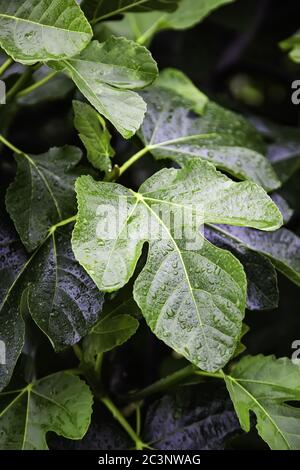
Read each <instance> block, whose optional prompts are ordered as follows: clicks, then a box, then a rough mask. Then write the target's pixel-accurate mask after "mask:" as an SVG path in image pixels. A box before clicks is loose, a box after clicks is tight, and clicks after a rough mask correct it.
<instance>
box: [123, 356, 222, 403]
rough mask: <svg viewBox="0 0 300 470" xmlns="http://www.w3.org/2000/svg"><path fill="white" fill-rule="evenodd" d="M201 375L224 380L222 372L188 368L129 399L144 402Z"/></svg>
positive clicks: (155, 383)
mask: <svg viewBox="0 0 300 470" xmlns="http://www.w3.org/2000/svg"><path fill="white" fill-rule="evenodd" d="M195 375H200V376H202V377H211V378H213V379H222V380H223V379H224V374H223V373H222V372H205V371H202V370H200V369H196V368H195V367H194V366H192V365H191V366H187V367H184V368H183V369H180V370H179V371H176V372H174V373H173V374H170V375H168V376H167V377H164V378H163V379H160V380H158V381H157V382H154V383H153V384H151V385H149V387H146V388H144V389H143V390H140V391H138V392H136V393H133V394H131V395H129V397H128V399H129V400H130V401H131V402H132V401H137V400H142V399H143V398H146V397H149V396H150V395H154V394H157V393H161V392H164V391H166V390H168V389H170V388H172V387H173V386H175V385H178V384H180V383H183V382H184V381H185V380H187V379H189V378H192V377H194V376H195Z"/></svg>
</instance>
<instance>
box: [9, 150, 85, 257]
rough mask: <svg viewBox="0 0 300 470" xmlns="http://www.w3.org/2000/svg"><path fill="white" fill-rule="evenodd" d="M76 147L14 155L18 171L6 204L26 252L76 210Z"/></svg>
mask: <svg viewBox="0 0 300 470" xmlns="http://www.w3.org/2000/svg"><path fill="white" fill-rule="evenodd" d="M81 156H82V155H81V151H80V150H79V149H78V148H76V147H71V146H66V147H62V148H52V149H50V150H49V151H48V152H46V153H44V154H42V155H27V154H20V155H18V154H16V155H15V159H16V161H17V165H18V170H17V175H16V178H15V181H14V182H13V183H12V184H11V185H10V186H9V188H8V191H7V194H6V207H7V210H8V212H9V215H10V216H11V218H12V219H13V221H14V224H15V227H16V229H17V231H18V233H19V235H20V237H21V240H22V242H23V244H24V245H25V247H26V248H27V250H28V251H32V250H34V249H35V248H36V247H38V246H39V245H40V243H41V242H42V241H43V240H45V238H46V236H47V234H48V230H49V228H50V227H51V226H53V225H55V224H57V223H58V222H59V221H61V220H63V219H66V218H68V217H70V216H71V215H72V214H74V212H75V210H74V209H75V208H74V205H75V192H74V182H75V179H76V177H77V176H78V175H79V171H78V170H77V169H76V168H75V167H76V165H77V164H78V162H79V161H80V159H81Z"/></svg>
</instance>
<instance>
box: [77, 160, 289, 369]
mask: <svg viewBox="0 0 300 470" xmlns="http://www.w3.org/2000/svg"><path fill="white" fill-rule="evenodd" d="M76 190H77V198H78V210H79V212H78V218H77V222H76V225H75V229H74V232H73V238H72V245H73V250H74V253H75V256H76V258H77V260H78V261H79V262H80V264H81V265H82V266H83V267H84V268H85V269H86V270H87V272H88V273H89V274H90V276H91V277H92V279H93V280H94V282H95V283H96V284H97V286H98V287H99V289H100V290H102V291H107V292H111V291H114V290H118V289H120V288H121V287H122V286H124V285H125V284H126V283H127V282H128V280H129V279H130V278H131V277H132V275H133V272H134V270H135V267H136V264H137V261H138V259H139V257H140V255H141V250H142V247H143V244H144V243H145V242H146V241H148V243H149V254H148V259H147V263H146V266H145V267H144V269H143V270H142V272H141V273H140V275H139V276H138V278H137V280H136V281H135V286H134V297H135V300H136V302H137V303H138V305H139V307H140V308H141V310H142V313H143V315H144V316H145V318H146V320H147V322H148V324H149V326H150V328H151V329H152V331H153V332H154V333H155V334H156V335H157V336H158V337H159V338H160V339H162V340H163V341H164V342H166V343H167V344H168V345H169V346H171V347H172V348H173V349H175V350H176V351H177V352H179V353H180V354H182V355H183V356H185V357H186V358H187V359H188V360H190V361H191V362H193V363H194V364H196V365H197V366H199V367H201V368H203V369H205V370H217V369H220V368H221V367H223V366H224V365H225V364H226V363H227V361H228V360H229V359H230V357H231V356H232V354H233V353H234V351H235V349H236V345H237V342H238V340H239V338H240V332H241V327H242V319H243V316H244V309H245V300H246V281H245V275H244V271H243V269H242V266H241V265H240V263H239V262H238V261H237V260H236V258H234V257H233V256H232V255H231V254H230V253H229V252H226V251H223V250H219V249H218V248H216V247H214V246H213V245H211V244H210V243H208V242H207V241H206V240H204V239H203V238H202V236H201V234H200V233H199V232H198V227H199V225H200V222H199V218H198V219H197V221H196V228H195V227H194V232H193V227H192V226H193V224H194V221H191V219H188V221H185V223H184V227H185V230H186V228H187V227H189V229H190V231H192V232H193V237H194V238H193V239H192V242H191V240H190V239H189V238H187V235H186V232H185V233H184V234H183V236H180V237H179V236H178V232H177V230H178V228H179V227H178V226H177V225H176V224H175V226H174V227H170V226H169V225H170V222H169V224H168V223H167V224H166V222H165V220H164V216H163V215H162V213H160V211H161V210H162V207H161V206H163V207H165V209H166V210H171V209H172V211H173V212H172V215H173V216H174V218H175V219H176V217H178V215H180V211H182V210H184V209H185V210H190V211H192V212H193V211H195V212H196V215H197V216H198V217H201V221H202V223H203V222H207V223H209V222H215V223H218V222H220V221H222V220H223V221H224V220H227V221H228V223H232V224H236V225H249V226H252V227H256V228H260V229H265V230H273V229H275V228H276V227H278V226H280V224H281V223H282V216H281V214H280V212H279V210H278V209H277V207H276V206H275V205H274V203H273V202H272V201H271V199H270V198H269V197H268V196H267V195H266V193H265V192H264V190H263V189H262V188H260V187H258V186H257V185H256V184H255V183H252V182H249V181H247V182H243V183H234V182H233V181H231V180H230V179H229V178H227V177H226V176H224V175H222V174H220V173H218V172H217V171H216V170H215V168H214V167H213V166H212V165H211V164H209V163H207V162H203V161H200V160H193V161H190V162H189V163H188V164H187V166H186V167H185V168H184V169H181V170H175V169H164V170H162V171H160V172H158V173H156V174H155V175H154V176H152V177H151V178H150V179H149V180H147V181H146V182H145V183H144V184H143V185H142V186H141V188H140V190H139V192H138V193H134V192H133V191H131V190H128V189H126V188H124V187H122V186H120V185H118V184H115V183H103V182H100V183H97V182H95V181H93V179H92V178H90V177H81V178H79V179H78V181H77V183H76ZM99 208H100V211H99ZM116 217H117V219H118V220H117V230H116V233H114V232H111V229H113V228H115V225H109V223H110V222H111V223H112V224H115V223H116V220H115V219H116ZM171 218H172V216H171ZM178 223H179V226H180V224H183V221H182V220H181V222H178ZM107 226H108V228H106V230H107V232H105V233H104V232H102V229H101V227H107ZM99 230H100V231H99ZM107 233H108V234H109V236H107ZM112 233H113V236H111V234H112ZM189 233H190V232H189ZM190 242H191V243H190Z"/></svg>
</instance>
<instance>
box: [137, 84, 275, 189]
mask: <svg viewBox="0 0 300 470" xmlns="http://www.w3.org/2000/svg"><path fill="white" fill-rule="evenodd" d="M143 97H144V99H145V100H146V102H147V114H146V117H145V120H144V122H143V125H142V127H141V129H140V131H139V136H140V138H141V139H142V141H143V143H144V145H145V146H146V147H147V148H148V149H149V151H150V152H151V153H152V155H153V156H154V157H155V158H157V159H162V158H170V159H172V160H174V161H175V162H177V163H178V164H179V165H181V166H184V165H185V164H186V163H187V162H188V161H189V160H190V159H194V158H199V159H205V160H209V161H211V162H212V163H214V165H216V166H217V167H218V168H219V169H221V170H225V171H227V172H228V173H230V174H232V175H233V176H235V177H237V178H239V179H251V180H253V181H255V182H256V183H258V184H260V185H262V186H263V187H264V188H265V189H266V190H271V189H275V188H277V187H278V186H280V181H279V180H278V178H277V176H276V174H275V172H274V170H273V168H272V167H271V165H270V163H269V162H268V160H267V159H266V158H265V157H264V155H263V154H262V153H263V152H264V144H263V141H262V139H261V137H260V135H259V134H258V132H256V131H255V129H254V128H253V127H252V126H251V125H250V124H249V123H248V122H247V121H246V120H245V119H244V118H243V117H242V116H239V115H237V114H235V113H233V112H231V111H228V110H226V109H224V108H222V107H221V106H218V105H217V104H215V103H213V102H212V101H209V102H208V103H207V104H206V106H205V111H204V113H203V115H202V116H198V115H195V114H194V113H193V112H192V110H193V109H194V105H193V104H191V101H190V100H188V101H186V100H185V99H184V98H183V97H182V96H180V95H178V94H177V93H175V92H174V91H170V90H166V89H162V88H159V87H153V88H152V89H151V90H147V91H145V92H143Z"/></svg>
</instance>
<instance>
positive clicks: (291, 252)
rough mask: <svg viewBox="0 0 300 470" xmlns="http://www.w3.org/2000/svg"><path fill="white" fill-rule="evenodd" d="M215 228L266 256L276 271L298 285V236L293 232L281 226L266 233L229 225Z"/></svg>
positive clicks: (299, 253) (299, 272) (299, 247)
mask: <svg viewBox="0 0 300 470" xmlns="http://www.w3.org/2000/svg"><path fill="white" fill-rule="evenodd" d="M217 230H218V231H222V232H223V233H226V234H227V235H228V236H229V237H231V238H233V239H235V240H236V241H237V242H238V243H241V244H242V245H243V246H244V247H246V248H249V249H250V250H253V251H256V252H257V253H261V254H263V255H265V256H267V257H268V258H269V259H270V260H271V262H272V263H273V264H274V266H275V267H276V269H278V271H280V272H281V273H282V274H284V275H285V276H286V277H287V278H288V279H290V280H291V281H292V282H294V283H295V284H297V285H298V286H299V285H300V238H299V237H298V236H297V235H296V234H295V233H293V232H291V231H290V230H287V229H286V228H281V229H280V230H276V231H275V232H272V233H268V234H266V233H263V232H260V231H258V230H252V229H249V228H246V227H232V226H229V225H226V226H222V227H217Z"/></svg>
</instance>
